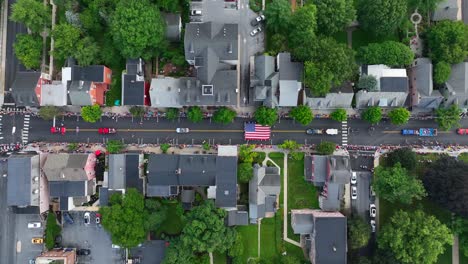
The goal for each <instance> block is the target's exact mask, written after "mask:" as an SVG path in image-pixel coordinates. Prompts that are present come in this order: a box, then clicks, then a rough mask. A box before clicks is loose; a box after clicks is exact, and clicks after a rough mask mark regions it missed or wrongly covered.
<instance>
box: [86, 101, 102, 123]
mask: <svg viewBox="0 0 468 264" xmlns="http://www.w3.org/2000/svg"><path fill="white" fill-rule="evenodd" d="M101 115H102V110H101V107H100V106H99V105H97V104H95V105H88V106H83V107H82V108H81V117H82V118H83V120H84V121H85V122H89V123H96V122H97V121H98V120H99V119H101Z"/></svg>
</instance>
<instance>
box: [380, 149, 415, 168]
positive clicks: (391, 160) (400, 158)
mask: <svg viewBox="0 0 468 264" xmlns="http://www.w3.org/2000/svg"><path fill="white" fill-rule="evenodd" d="M397 163H400V165H401V166H402V167H403V168H405V169H407V170H408V171H412V170H413V169H414V168H415V167H416V163H417V158H416V153H415V152H414V151H413V150H412V149H411V148H399V149H395V150H393V151H392V152H390V153H388V154H387V159H386V164H387V165H388V166H390V167H393V166H395V165H396V164H397Z"/></svg>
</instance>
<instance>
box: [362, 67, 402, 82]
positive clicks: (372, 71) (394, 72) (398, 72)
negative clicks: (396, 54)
mask: <svg viewBox="0 0 468 264" xmlns="http://www.w3.org/2000/svg"><path fill="white" fill-rule="evenodd" d="M367 75H372V76H374V77H375V78H376V79H377V80H379V79H380V78H381V77H407V75H406V69H391V68H390V67H388V66H387V65H383V64H378V65H368V66H367Z"/></svg>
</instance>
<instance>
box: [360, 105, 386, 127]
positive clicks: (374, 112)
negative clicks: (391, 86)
mask: <svg viewBox="0 0 468 264" xmlns="http://www.w3.org/2000/svg"><path fill="white" fill-rule="evenodd" d="M362 119H363V120H365V121H367V122H369V123H371V124H372V125H375V124H377V123H379V122H380V120H382V108H380V107H378V106H370V107H368V108H367V109H366V110H364V113H362Z"/></svg>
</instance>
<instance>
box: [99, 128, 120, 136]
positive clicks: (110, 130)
mask: <svg viewBox="0 0 468 264" xmlns="http://www.w3.org/2000/svg"><path fill="white" fill-rule="evenodd" d="M98 132H99V134H101V135H107V134H115V133H116V132H117V131H116V130H115V128H110V127H100V128H99V129H98Z"/></svg>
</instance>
